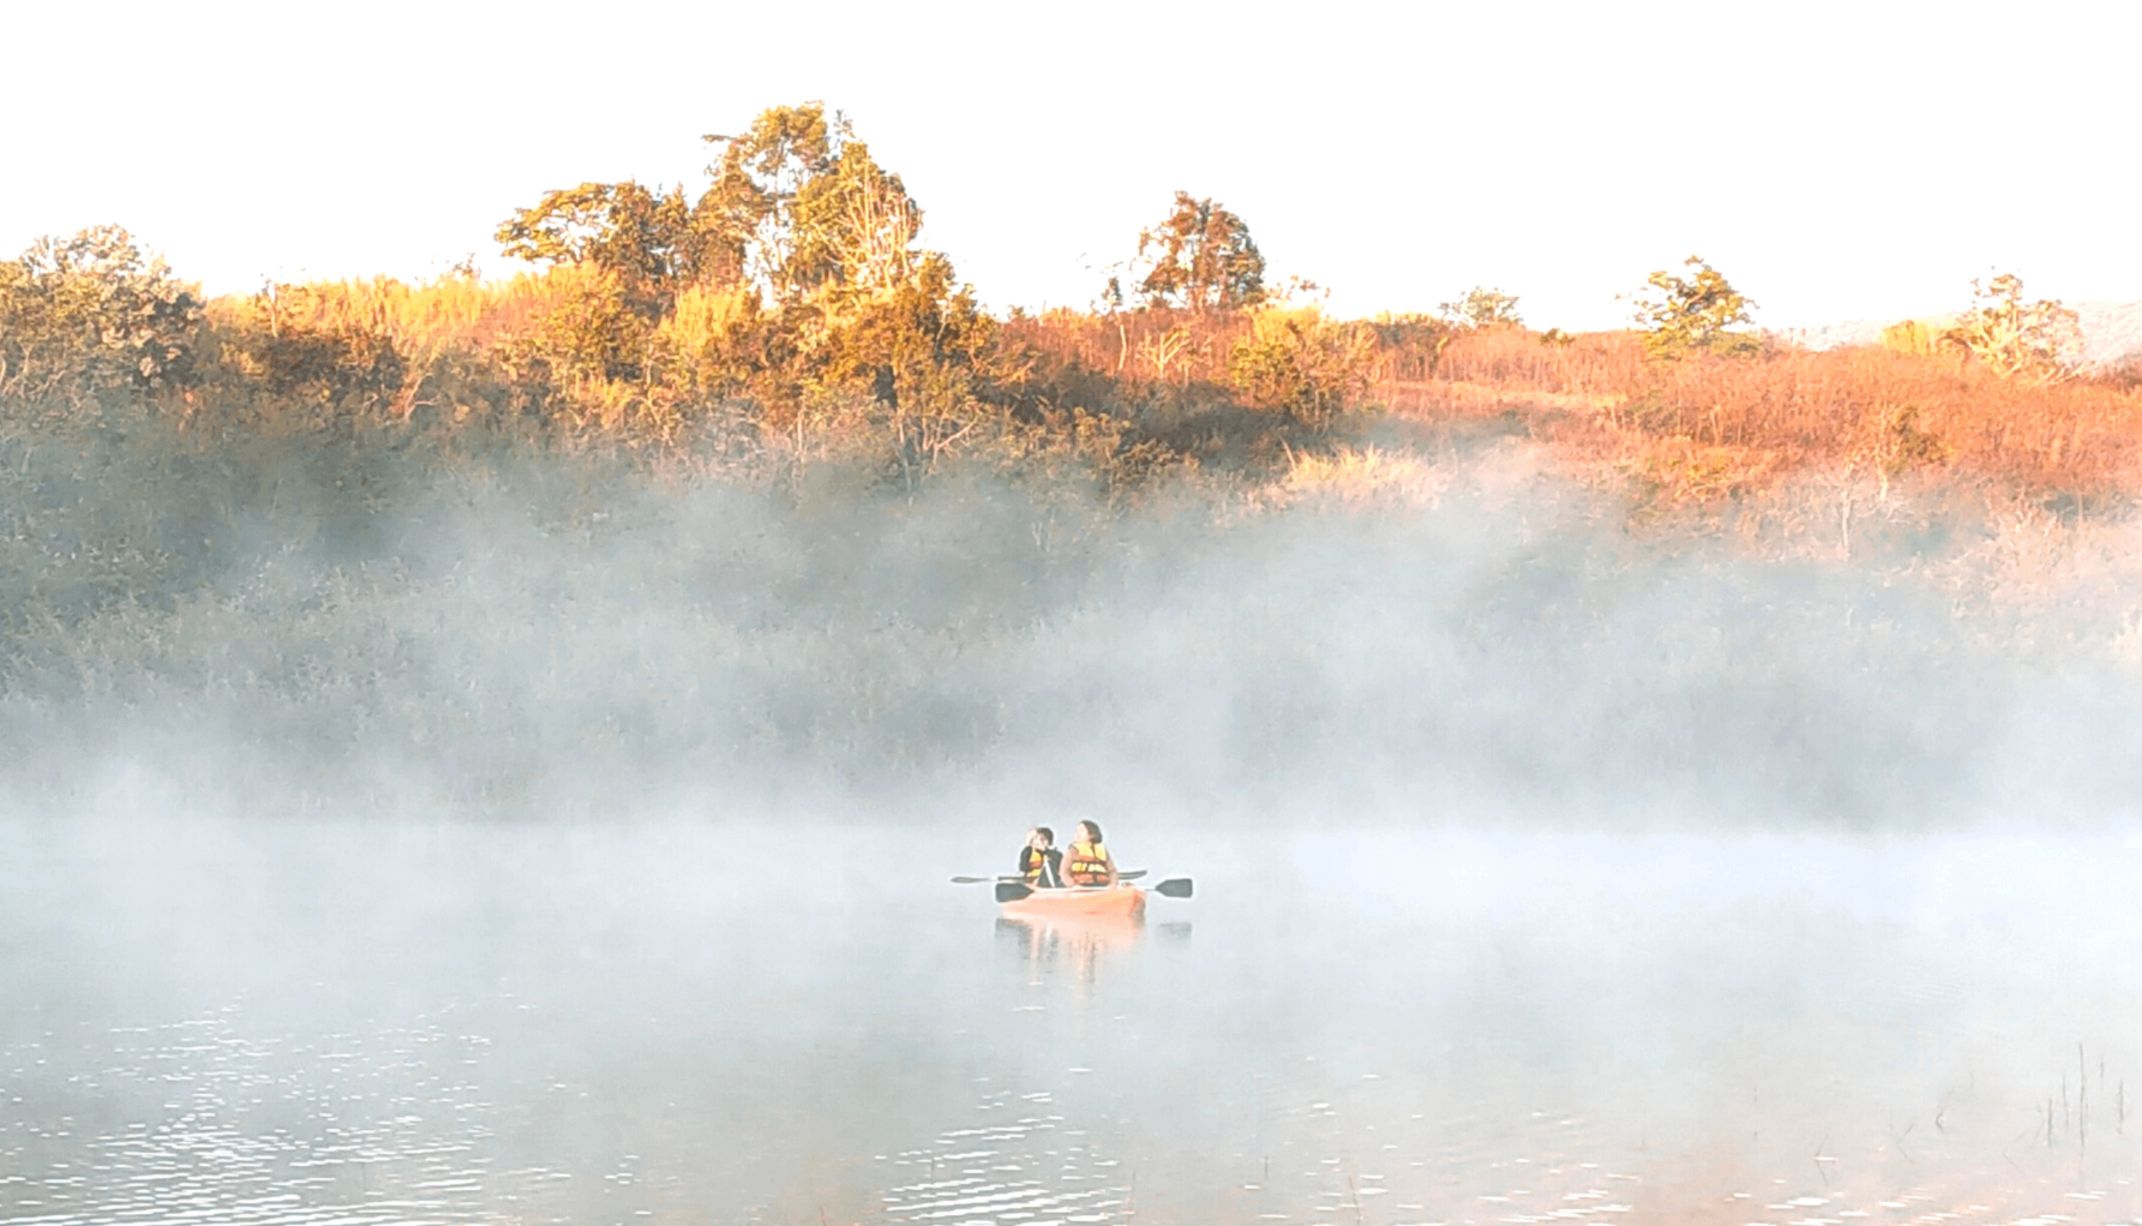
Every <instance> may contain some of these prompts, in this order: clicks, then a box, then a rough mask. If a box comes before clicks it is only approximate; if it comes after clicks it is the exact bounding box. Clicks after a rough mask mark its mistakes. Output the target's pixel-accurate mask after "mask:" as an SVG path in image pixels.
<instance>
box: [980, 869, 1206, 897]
mask: <svg viewBox="0 0 2142 1226" xmlns="http://www.w3.org/2000/svg"><path fill="white" fill-rule="evenodd" d="M1145 873H1146V870H1144V869H1139V870H1137V871H1136V872H1132V873H1117V874H1116V880H1118V881H1127V880H1129V879H1130V878H1132V877H1143V876H1145ZM1074 888H1079V889H1090V888H1092V887H1090V886H1081V887H1074ZM1191 888H1192V887H1191V884H1190V879H1189V878H1188V877H1170V878H1168V879H1167V880H1166V881H1163V882H1161V883H1160V884H1159V885H1156V886H1154V887H1153V888H1152V893H1155V894H1158V895H1160V896H1161V897H1163V898H1188V897H1190V892H1191ZM1034 892H1035V890H1034V887H1033V886H1030V885H1027V884H1026V883H1025V882H1022V881H999V882H998V883H997V901H998V902H1018V901H1019V900H1020V899H1022V898H1025V897H1027V896H1029V895H1031V894H1033V893H1034Z"/></svg>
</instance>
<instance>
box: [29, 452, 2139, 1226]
mask: <svg viewBox="0 0 2142 1226" xmlns="http://www.w3.org/2000/svg"><path fill="white" fill-rule="evenodd" d="M52 462H53V461H52V460H51V458H50V457H44V458H42V459H34V458H33V460H31V461H25V463H30V464H46V463H52ZM70 464H71V465H72V467H70V466H69V465H62V466H60V467H64V468H68V470H69V471H77V470H78V469H79V460H78V459H77V460H74V461H70ZM39 471H42V470H39ZM54 471H56V470H54ZM134 476H136V477H137V478H139V479H138V480H134V481H131V482H125V483H112V482H109V481H107V482H105V483H103V484H102V485H97V484H96V483H95V482H92V485H93V486H94V488H95V490H100V491H102V492H92V493H89V494H83V493H81V492H80V490H79V489H78V488H75V487H65V488H62V487H61V486H60V485H57V484H55V483H54V479H53V478H52V475H51V472H43V476H42V477H41V479H40V480H39V481H37V482H31V481H28V480H27V479H26V480H25V481H24V482H23V483H22V484H21V485H19V486H18V487H17V488H18V489H20V490H21V491H22V493H23V496H22V497H21V498H20V499H19V500H17V501H16V502H15V503H14V505H13V506H12V507H11V509H10V515H11V517H12V518H11V520H10V525H9V526H10V529H11V532H10V540H9V541H7V542H5V543H4V546H0V557H4V558H5V560H6V562H7V564H6V565H5V566H4V567H0V589H4V595H5V597H6V599H7V601H8V604H9V607H10V609H11V610H12V611H13V612H12V614H11V616H10V618H9V620H8V622H7V626H8V640H7V643H6V646H5V651H4V653H0V660H4V670H5V671H4V673H0V737H4V738H5V742H6V747H7V753H6V754H5V756H4V760H0V781H4V782H5V786H6V789H7V800H6V801H5V802H4V805H0V999H4V1000H5V1001H6V1002H7V1004H6V1005H5V1007H4V1008H0V1075H4V1077H5V1081H4V1083H0V1084H4V1087H5V1089H4V1091H0V1219H5V1220H8V1221H48V1222H53V1223H59V1222H65V1223H69V1224H73V1223H86V1222H104V1221H112V1222H117V1221H131V1220H144V1219H156V1220H180V1219H181V1217H182V1216H183V1215H188V1214H190V1215H193V1217H192V1218H187V1219H186V1220H195V1219H198V1220H214V1221H263V1222H268V1221H274V1222H283V1221H292V1222H294V1221H308V1222H322V1223H324V1222H329V1221H336V1222H375V1221H376V1222H388V1221H417V1220H425V1221H474V1220H527V1221H586V1220H618V1221H626V1220H650V1219H651V1220H657V1221H709V1220H711V1221H722V1222H727V1221H739V1222H741V1221H799V1222H810V1221H817V1220H819V1215H820V1214H821V1213H823V1214H825V1215H826V1219H827V1220H841V1221H847V1220H855V1221H884V1222H893V1221H901V1222H946V1223H960V1222H970V1221H993V1222H994V1221H1002V1222H1006V1223H1012V1222H1023V1223H1029V1224H1031V1223H1036V1222H1045V1221H1081V1222H1092V1221H1111V1222H1112V1221H1124V1220H1129V1219H1130V1218H1132V1217H1143V1218H1147V1219H1158V1220H1161V1221H1182V1222H1193V1221H1210V1220H1243V1221H1247V1220H1257V1219H1260V1218H1265V1219H1267V1220H1273V1221H1281V1220H1285V1221H1297V1222H1314V1221H1357V1222H1390V1223H1396V1222H1426V1221H1504V1220H1511V1221H1541V1220H1661V1219H1662V1218H1663V1219H1667V1220H1705V1221H1712V1220H1715V1221H1733V1222H1741V1221H1788V1220H1796V1219H1802V1218H1817V1219H1819V1218H1830V1219H1833V1220H1842V1219H1841V1216H1840V1215H1842V1214H1844V1213H1848V1212H1849V1213H1854V1214H1858V1213H1867V1214H1873V1215H1876V1216H1879V1217H1882V1218H1883V1219H1884V1220H1917V1219H1919V1218H1921V1217H1923V1216H1925V1215H1930V1214H1935V1213H1944V1212H1949V1213H1956V1214H1959V1215H1961V1217H1962V1218H1963V1219H1965V1220H2014V1219H2015V1218H2018V1217H2022V1216H2027V1215H2041V1214H2050V1213H2068V1214H2071V1215H2076V1216H2078V1217H2080V1218H2081V1220H2116V1219H2117V1220H2124V1219H2121V1218H2119V1217H2118V1215H2121V1214H2127V1215H2132V1214H2133V1213H2135V1212H2136V1211H2137V1203H2136V1199H2135V1192H2134V1188H2133V1183H2132V1180H2131V1175H2130V1172H2132V1171H2134V1170H2136V1169H2138V1166H2137V1164H2136V1162H2135V1159H2136V1157H2137V1155H2136V1154H2135V1152H2134V1150H2133V1148H2132V1145H2131V1143H2130V1141H2129V1140H2128V1139H2127V1121H2126V1119H2125V1110H2126V1104H2125V1080H2126V1079H2127V1077H2128V1076H2129V1075H2131V1074H2137V1066H2136V1065H2135V1063H2134V1060H2135V1057H2136V1055H2137V1054H2138V1053H2136V1051H2135V1050H2134V1049H2133V1042H2132V1028H2131V1027H2130V1026H2127V1025H2126V1024H2125V1022H2124V1019H2125V1018H2127V1017H2130V1016H2132V1010H2133V1006H2134V1005H2135V1004H2136V1003H2137V1002H2138V998H2142V973H2138V972H2137V971H2135V970H2134V968H2133V965H2132V960H2131V959H2130V958H2128V957H2126V951H2127V950H2129V949H2131V948H2132V945H2133V939H2134V937H2135V936H2136V931H2135V924H2134V922H2133V920H2132V919H2131V917H2130V915H2129V914H2128V912H2129V911H2130V910H2131V908H2129V907H2127V906H2126V905H2125V904H2124V897H2125V893H2126V892H2127V890H2126V884H2127V882H2129V881H2131V878H2132V871H2131V870H2132V868H2133V866H2134V864H2135V863H2136V859H2137V852H2138V850H2142V848H2138V847H2137V845H2136V843H2135V841H2134V840H2133V838H2132V837H2131V836H2130V835H2129V833H2128V832H2127V827H2126V825H2125V822H2126V819H2127V815H2128V814H2129V813H2130V812H2131V807H2132V800H2131V797H2132V796H2133V795H2134V794H2135V785H2136V783H2137V782H2138V781H2137V779H2136V778H2135V772H2136V769H2137V768H2136V766H2135V765H2134V755H2133V754H2132V753H2131V752H2130V748H2131V746H2133V745H2134V744H2135V743H2136V736H2135V733H2136V732H2137V731H2138V728H2137V726H2136V715H2135V711H2134V708H2133V704H2132V703H2131V702H2130V701H2128V700H2127V692H2128V688H2129V687H2130V686H2131V684H2132V671H2131V669H2132V664H2131V662H2130V660H2129V658H2128V656H2127V654H2126V646H2127V643H2128V639H2127V638H2126V637H2124V636H2125V634H2126V631H2127V629H2128V626H2129V621H2128V611H2127V610H2128V608H2129V607H2130V605H2129V604H2128V603H2127V602H2128V600H2129V598H2130V597H2131V596H2132V595H2133V594H2134V585H2133V583H2132V581H2131V580H2130V579H2129V578H2128V577H2127V576H2125V574H2124V573H2123V572H2114V573H2111V574H2107V573H2103V572H2093V573H2089V574H2082V575H2074V574H2062V573H2053V574H2050V575H2048V576H2047V577H2046V580H2045V582H2046V584H2047V585H2048V591H2049V593H2050V594H2049V595H2046V596H2044V597H2043V598H2041V599H2037V600H2035V601H2033V602H2032V603H2030V604H2029V605H2028V606H2023V605H2004V604H2002V603H2000V602H1998V601H1993V600H1990V599H1984V598H1982V597H1981V595H1980V594H1978V593H1975V592H1972V591H1969V590H1960V589H1959V588H1958V586H1957V585H1956V582H1955V578H1954V575H1955V573H1956V572H1955V569H1954V568H1953V567H1952V568H1950V569H1948V570H1943V569H1941V565H1940V564H1941V563H1943V562H1944V561H1950V560H1953V559H1954V557H1956V556H1959V555H1966V554H1968V553H1969V552H1970V551H1971V550H1972V549H1973V548H1975V547H1976V546H1975V545H1974V543H1973V541H1972V540H1971V539H1969V537H1968V534H1967V533H1963V534H1959V536H1957V537H1953V538H1950V539H1947V540H1917V541H1914V540H1904V541H1901V542H1899V543H1898V544H1897V547H1896V549H1895V550H1894V551H1893V552H1884V553H1882V555H1881V557H1880V559H1879V561H1878V562H1869V561H1867V560H1866V559H1865V558H1864V557H1863V558H1861V559H1859V560H1857V561H1855V562H1852V563H1849V564H1848V563H1842V562H1814V561H1805V560H1802V561H1765V560H1761V559H1760V558H1758V557H1756V556H1754V555H1752V554H1751V553H1749V552H1748V551H1746V550H1745V549H1742V548H1739V547H1737V546H1736V545H1734V544H1732V543H1730V542H1727V541H1723V540H1719V539H1714V538H1695V539H1685V538H1679V537H1675V536H1672V535H1670V534H1662V533H1658V532H1654V531H1650V530H1648V529H1646V528H1645V527H1644V526H1642V525H1632V524H1630V523H1629V521H1628V516H1627V513H1626V512H1625V511H1624V510H1623V509H1622V508H1620V507H1618V506H1617V505H1615V504H1613V503H1612V502H1611V501H1608V500H1602V499H1600V498H1597V497H1595V496H1591V495H1586V494H1581V493H1579V492H1577V491H1575V490H1573V489H1572V488H1570V487H1568V486H1565V485H1562V484H1559V483H1557V482H1556V481H1554V480H1552V479H1550V478H1548V477H1546V476H1543V475H1541V474H1540V473H1539V472H1538V471H1537V470H1536V469H1535V467H1534V466H1533V465H1532V463H1531V461H1530V458H1529V456H1528V454H1527V453H1526V452H1525V451H1524V450H1523V449H1522V448H1516V447H1508V448H1501V449H1492V450H1489V451H1487V452H1484V453H1481V454H1466V455H1453V456H1449V457H1446V458H1444V459H1443V460H1442V461H1441V462H1440V463H1439V464H1438V465H1436V466H1434V467H1433V468H1432V470H1431V471H1430V473H1429V476H1430V478H1431V481H1430V484H1431V486H1432V489H1433V491H1434V492H1433V495H1432V496H1427V495H1423V494H1421V493H1419V492H1418V491H1416V492H1415V493H1413V494H1411V495H1408V496H1405V497H1393V498H1387V499H1385V500H1383V501H1374V500H1372V501H1371V502H1369V503H1368V504H1365V505H1364V504H1362V503H1360V502H1355V501H1349V500H1346V499H1343V498H1339V497H1324V496H1316V495H1308V496H1303V497H1300V498H1298V499H1296V500H1294V501H1292V502H1291V503H1289V504H1286V505H1278V504H1276V503H1274V502H1273V501H1272V500H1269V499H1259V498H1257V497H1253V496H1251V495H1250V494H1248V493H1246V492H1244V491H1242V490H1239V489H1232V488H1229V487H1227V486H1225V485H1224V484H1219V483H1216V484H1214V485H1211V486H1208V487H1203V488H1190V487H1184V488H1180V489H1176V490H1173V491H1159V492H1155V493H1153V494H1151V495H1149V496H1147V497H1146V498H1145V499H1144V500H1142V501H1140V502H1139V503H1137V504H1135V505H1133V506H1130V507H1127V508H1126V507H1120V506H1109V505H1106V504H1104V503H1102V502H1100V501H1099V500H1097V499H1094V498H1090V497H1088V496H1086V495H1084V494H1082V493H1081V494H1067V493H1066V492H1064V491H1063V490H1060V489H1049V490H1041V489H1036V488H1033V487H1030V486H1021V485H1017V484H1008V483H1005V482H1003V481H1001V480H998V479H995V478H991V477H986V476H983V475H979V474H977V475H969V476H957V475H955V476H953V477H951V478H948V479H946V480H944V481H941V482H939V483H937V484H936V485H933V486H931V487H929V488H927V489H925V490H924V491H923V492H921V493H919V494H909V493H907V492H904V491H898V492H895V491H887V490H884V489H882V488H875V487H864V486H861V485H859V484H858V483H857V482H855V481H854V480H852V479H849V478H847V477H844V476H840V475H837V474H836V475H828V476H826V477H824V478H822V479H813V480H810V481H806V482H804V483H802V484H801V485H798V486H788V487H783V488H779V489H773V488H768V487H766V486H764V485H761V484H754V483H744V482H728V481H723V480H717V479H712V478H706V479H694V480H683V479H677V478H668V479H662V480H656V479H652V478H647V477H644V476H638V475H633V474H630V473H628V472H625V471H622V470H616V469H610V468H606V467H604V466H602V465H600V464H597V463H594V462H581V461H550V462H545V461H533V460H498V461H482V462H476V461H471V462H466V463H461V464H456V465H449V466H439V467H423V466H418V465H415V464H413V463H412V464H411V465H410V466H409V467H408V468H406V469H405V468H401V467H388V468H385V469H381V470H377V471H375V470H371V469H365V470H352V471H349V472H345V473H337V472H335V471H332V470H328V471H319V470H310V471H303V472H282V473H277V474H274V475H271V476H268V477H263V478H262V479H260V480H259V481H258V483H257V484H256V485H255V486H253V487H251V489H250V490H249V492H247V493H246V494H245V495H244V496H242V497H238V498H235V499H232V500H230V501H228V502H216V501H212V500H210V499H209V498H208V496H207V495H203V494H201V493H199V492H198V490H197V489H196V488H195V485H194V484H193V483H190V482H188V481H185V480H182V479H178V478H170V479H169V480H168V481H166V480H165V479H164V478H159V477H156V476H155V475H154V474H149V475H147V476H143V475H142V474H134ZM338 482H346V483H343V484H338ZM382 490H384V491H386V492H387V493H390V494H391V497H386V496H384V495H383V494H382V493H381V491H382ZM70 491H71V492H70ZM388 507H391V510H390V509H387V508H388ZM1966 569H1967V568H1966ZM1086 816H1092V817H1096V818H1098V819H1099V820H1101V821H1102V822H1103V824H1104V825H1105V826H1106V828H1107V831H1108V834H1109V840H1110V843H1111V844H1112V845H1113V846H1114V847H1115V849H1116V854H1117V855H1118V857H1119V858H1121V859H1122V860H1124V862H1125V863H1126V866H1127V867H1151V868H1153V869H1155V870H1156V871H1158V872H1160V873H1184V874H1194V875H1195V876H1196V878H1197V881H1198V896H1197V898H1196V899H1194V900H1192V901H1190V902H1188V903H1173V902H1168V901H1164V900H1160V899H1155V900H1153V904H1152V913H1151V915H1150V916H1149V922H1148V923H1147V924H1146V925H1145V926H1143V927H1142V928H1136V929H1130V930H1127V931H1125V930H1112V929H1106V928H1103V929H1101V930H1093V929H1090V928H1078V927H1071V928H1062V927H1034V926H1028V925H1020V924H1016V923H1011V922H1009V921H1003V922H1000V921H998V919H997V917H996V915H995V911H994V908H993V907H992V906H991V905H990V904H989V903H988V901H987V899H986V898H985V897H984V896H982V895H981V894H979V893H972V892H966V891H964V890H961V889H956V888H954V887H951V886H949V885H946V884H945V883H944V879H945V878H946V877H948V876H950V875H952V874H954V873H990V872H996V871H1003V870H1004V869H1005V868H1006V867H1008V865H1009V864H1010V862H1011V857H1012V855H1013V853H1014V852H1015V851H1016V849H1017V846H1018V844H1019V841H1020V838H1021V835H1022V834H1023V831H1024V830H1025V828H1026V827H1027V826H1029V825H1032V824H1036V823H1048V824H1052V825H1055V826H1056V827H1057V829H1058V830H1059V832H1062V831H1065V830H1066V829H1067V828H1068V827H1069V826H1070V825H1071V823H1072V822H1074V821H1076V820H1077V819H1078V818H1080V817H1086ZM980 888H983V887H970V889H980ZM1974 1206H1976V1208H1974ZM1019 1215H1025V1216H1019Z"/></svg>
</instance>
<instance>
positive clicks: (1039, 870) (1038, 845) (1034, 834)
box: [1019, 826, 1064, 890]
mask: <svg viewBox="0 0 2142 1226" xmlns="http://www.w3.org/2000/svg"><path fill="white" fill-rule="evenodd" d="M1063 861H1064V853H1062V852H1060V851H1058V850H1056V832H1055V831H1054V830H1051V829H1049V828H1048V827H1047V826H1036V827H1034V828H1033V829H1032V830H1029V831H1027V832H1026V846H1024V847H1022V848H1020V849H1019V875H1020V876H1021V877H1023V878H1025V879H1026V883H1027V884H1028V885H1030V886H1032V887H1034V888H1035V889H1037V890H1050V889H1056V888H1058V887H1060V886H1062V885H1063V883H1064V877H1063Z"/></svg>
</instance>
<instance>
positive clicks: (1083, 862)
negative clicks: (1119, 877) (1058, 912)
mask: <svg viewBox="0 0 2142 1226" xmlns="http://www.w3.org/2000/svg"><path fill="white" fill-rule="evenodd" d="M1064 880H1066V881H1068V882H1070V883H1071V884H1072V885H1114V884H1115V883H1116V862H1115V860H1114V859H1113V858H1111V857H1110V856H1109V854H1108V844H1106V843H1104V842H1102V841H1101V828H1100V826H1098V825H1096V824H1095V823H1093V822H1080V823H1079V824H1078V829H1076V830H1074V831H1072V832H1071V846H1070V847H1069V848H1068V849H1067V850H1066V851H1065V852H1064Z"/></svg>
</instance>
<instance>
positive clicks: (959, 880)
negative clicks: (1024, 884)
mask: <svg viewBox="0 0 2142 1226" xmlns="http://www.w3.org/2000/svg"><path fill="white" fill-rule="evenodd" d="M1150 871H1152V870H1150V869H1143V868H1141V869H1133V870H1132V871H1130V872H1128V873H1117V874H1116V880H1118V881H1136V880H1137V879H1138V878H1140V877H1143V876H1145V875H1146V874H1147V873H1148V872H1150ZM1025 880H1026V878H1024V877H1019V876H1010V877H954V878H953V879H952V884H953V885H987V884H988V883H990V882H992V881H999V882H1002V881H1025Z"/></svg>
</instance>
